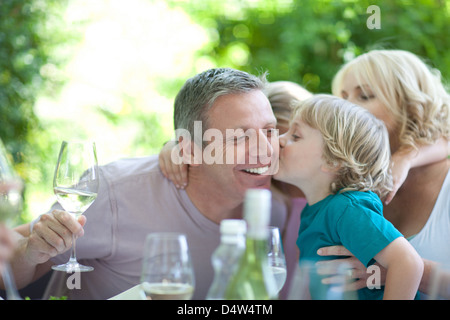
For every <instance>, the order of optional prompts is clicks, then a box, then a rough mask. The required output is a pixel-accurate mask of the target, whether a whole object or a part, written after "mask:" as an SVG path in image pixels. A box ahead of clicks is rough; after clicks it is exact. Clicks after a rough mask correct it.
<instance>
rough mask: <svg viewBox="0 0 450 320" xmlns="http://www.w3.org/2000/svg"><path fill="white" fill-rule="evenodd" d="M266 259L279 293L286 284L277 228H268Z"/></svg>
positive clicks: (284, 261) (282, 254)
mask: <svg viewBox="0 0 450 320" xmlns="http://www.w3.org/2000/svg"><path fill="white" fill-rule="evenodd" d="M267 258H268V259H267V260H268V262H269V266H270V269H271V270H272V273H273V276H274V278H275V283H276V285H277V290H278V292H280V291H281V289H282V288H283V286H284V283H285V282H286V259H285V257H284V253H283V246H282V243H281V236H280V229H278V228H277V227H269V237H268V254H267Z"/></svg>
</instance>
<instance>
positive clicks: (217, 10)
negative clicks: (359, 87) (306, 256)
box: [171, 0, 450, 92]
mask: <svg viewBox="0 0 450 320" xmlns="http://www.w3.org/2000/svg"><path fill="white" fill-rule="evenodd" d="M171 3H172V5H176V6H181V7H183V9H184V10H186V11H187V12H189V13H190V14H191V16H192V17H193V20H194V21H197V22H198V23H201V24H202V25H204V26H205V28H207V29H208V30H210V33H211V39H213V41H212V43H211V44H210V45H209V46H207V47H205V48H204V51H203V52H201V53H200V54H202V55H205V56H208V57H212V58H213V59H214V60H215V61H216V62H217V64H218V65H226V66H232V67H236V68H239V69H243V70H246V71H249V72H253V73H256V72H260V71H264V70H268V71H269V74H270V77H269V80H271V81H275V80H291V81H295V82H297V83H299V84H301V85H303V86H305V87H306V88H307V89H308V90H310V91H312V92H330V87H331V80H332V78H333V76H334V74H335V73H336V71H337V70H338V68H339V67H340V66H341V65H342V64H343V63H344V62H346V61H348V60H349V59H351V58H353V57H354V56H357V55H359V54H361V53H363V52H365V51H368V50H370V49H373V48H386V49H394V48H396V49H403V50H409V51H411V52H414V53H416V54H417V55H419V56H421V57H424V58H426V59H427V60H428V62H429V63H430V64H431V65H432V66H434V67H436V68H438V69H440V70H441V72H442V74H443V76H444V77H446V78H448V77H449V76H450V50H449V49H450V42H449V41H448V40H449V38H448V30H450V17H449V15H450V14H449V11H450V4H449V1H426V0H422V1H406V0H395V1H392V0H381V1H376V2H374V1H368V0H345V1H343V0H341V1H338V0H320V1H316V0H292V1H287V0H278V1H277V0H260V1H255V2H252V1H238V0H227V1H214V0H202V1H194V2H189V3H186V2H183V1H176V0H172V1H171ZM372 4H376V5H377V6H378V7H379V8H380V11H381V29H372V30H370V29H368V27H367V26H366V21H367V19H368V18H369V17H370V15H371V13H367V8H368V7H369V6H370V5H372Z"/></svg>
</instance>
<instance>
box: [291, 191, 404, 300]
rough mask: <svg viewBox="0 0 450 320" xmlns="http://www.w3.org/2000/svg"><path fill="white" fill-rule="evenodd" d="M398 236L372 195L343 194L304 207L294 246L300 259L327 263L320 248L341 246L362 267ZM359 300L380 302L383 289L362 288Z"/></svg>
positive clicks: (358, 192)
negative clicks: (298, 252)
mask: <svg viewBox="0 0 450 320" xmlns="http://www.w3.org/2000/svg"><path fill="white" fill-rule="evenodd" d="M401 236H402V234H401V233H400V232H399V231H398V230H397V229H396V228H395V227H394V226H393V225H392V223H390V222H389V221H388V220H386V219H385V218H384V217H383V204H382V203H381V200H380V198H379V197H378V196H377V195H376V194H375V193H373V192H371V191H367V192H362V191H346V192H342V193H337V194H333V195H329V196H328V197H326V198H325V199H323V200H321V201H319V202H317V203H315V204H313V205H312V206H309V205H306V207H305V208H304V209H303V211H302V214H301V222H300V230H299V236H298V239H297V246H298V247H299V249H300V262H301V261H302V260H310V261H311V260H314V261H318V260H331V259H337V258H342V257H330V256H328V257H322V256H319V255H318V254H317V250H318V249H319V248H322V247H328V246H334V245H343V246H344V247H346V248H347V249H348V250H349V251H350V252H351V253H353V255H354V256H355V257H356V258H358V259H359V260H360V261H361V262H362V263H363V264H364V265H365V266H369V265H371V264H373V263H374V262H375V261H374V260H373V258H374V257H375V255H376V254H377V253H378V252H380V251H381V250H382V249H384V248H385V247H386V246H387V245H388V244H389V243H391V242H392V241H394V240H395V239H397V238H398V237H401ZM358 295H359V299H381V298H382V297H383V289H378V290H377V289H368V288H364V289H361V290H359V292H358Z"/></svg>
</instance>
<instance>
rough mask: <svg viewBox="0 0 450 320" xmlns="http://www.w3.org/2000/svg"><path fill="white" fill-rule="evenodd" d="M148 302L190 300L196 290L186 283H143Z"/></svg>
mask: <svg viewBox="0 0 450 320" xmlns="http://www.w3.org/2000/svg"><path fill="white" fill-rule="evenodd" d="M141 287H142V290H144V292H145V295H146V297H147V299H148V300H189V299H190V298H191V297H192V294H193V292H194V288H193V287H192V286H191V285H189V284H184V283H148V282H143V283H141Z"/></svg>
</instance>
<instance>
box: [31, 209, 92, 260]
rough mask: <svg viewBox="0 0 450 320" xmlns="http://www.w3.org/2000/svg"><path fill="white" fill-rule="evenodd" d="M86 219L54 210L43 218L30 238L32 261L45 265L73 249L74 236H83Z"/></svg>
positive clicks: (35, 226) (34, 228) (37, 223)
mask: <svg viewBox="0 0 450 320" xmlns="http://www.w3.org/2000/svg"><path fill="white" fill-rule="evenodd" d="M85 223H86V217H85V216H83V215H81V216H79V217H78V218H75V217H74V216H72V215H71V214H70V213H68V212H66V211H62V210H53V211H52V212H51V213H49V214H44V215H42V216H41V218H40V219H39V221H38V222H36V224H35V225H34V227H33V230H32V232H31V235H30V237H29V238H28V243H27V250H28V251H29V253H30V255H29V257H30V259H32V260H34V261H33V262H35V263H38V264H39V263H43V262H46V261H48V260H49V259H50V258H52V257H54V256H56V255H58V254H61V253H63V252H66V251H67V250H69V249H71V248H72V235H75V236H76V238H78V237H81V236H83V234H84V229H83V226H84V225H85Z"/></svg>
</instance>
